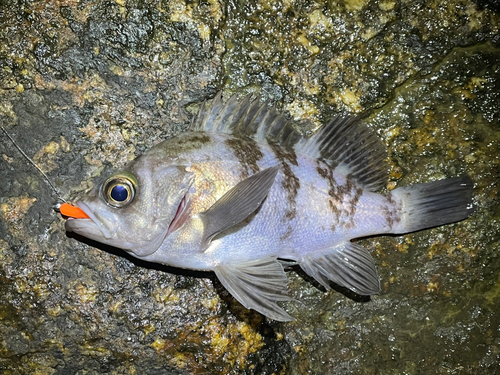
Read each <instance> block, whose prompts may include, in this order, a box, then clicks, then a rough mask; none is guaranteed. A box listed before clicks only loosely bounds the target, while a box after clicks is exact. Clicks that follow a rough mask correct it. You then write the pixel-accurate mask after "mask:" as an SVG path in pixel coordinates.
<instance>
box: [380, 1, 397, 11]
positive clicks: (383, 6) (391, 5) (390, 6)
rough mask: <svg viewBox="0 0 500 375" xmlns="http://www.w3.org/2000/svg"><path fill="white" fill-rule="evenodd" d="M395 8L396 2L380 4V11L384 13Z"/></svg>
mask: <svg viewBox="0 0 500 375" xmlns="http://www.w3.org/2000/svg"><path fill="white" fill-rule="evenodd" d="M395 6H396V2H395V1H382V2H380V3H378V7H379V8H380V10H384V11H388V10H393V9H394V7H395Z"/></svg>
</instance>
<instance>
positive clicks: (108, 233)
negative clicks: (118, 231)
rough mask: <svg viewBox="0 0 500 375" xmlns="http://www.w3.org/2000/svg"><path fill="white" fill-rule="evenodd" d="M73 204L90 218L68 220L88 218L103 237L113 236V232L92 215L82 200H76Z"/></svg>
mask: <svg viewBox="0 0 500 375" xmlns="http://www.w3.org/2000/svg"><path fill="white" fill-rule="evenodd" d="M75 205H76V206H77V207H78V208H80V209H81V210H82V211H83V212H85V214H86V215H87V216H88V217H89V218H90V219H74V218H70V219H68V220H90V221H91V222H92V223H93V224H94V225H95V226H97V228H98V229H99V230H100V231H101V232H102V234H103V235H104V237H106V238H107V239H109V238H111V237H113V233H111V231H110V230H109V229H107V228H106V227H105V226H104V224H103V223H102V222H101V221H100V220H99V219H98V218H97V217H96V216H95V215H94V213H93V212H92V210H91V209H90V208H89V206H87V205H86V204H85V203H83V202H80V201H79V202H76V203H75Z"/></svg>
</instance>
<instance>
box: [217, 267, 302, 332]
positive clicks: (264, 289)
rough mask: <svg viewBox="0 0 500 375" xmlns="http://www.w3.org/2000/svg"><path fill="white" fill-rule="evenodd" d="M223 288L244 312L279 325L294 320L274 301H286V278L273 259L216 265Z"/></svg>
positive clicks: (288, 299)
mask: <svg viewBox="0 0 500 375" xmlns="http://www.w3.org/2000/svg"><path fill="white" fill-rule="evenodd" d="M214 271H215V274H216V275H217V277H218V278H219V280H220V282H221V283H222V285H224V287H225V288H226V289H227V290H228V291H229V293H231V294H232V295H233V297H234V298H236V299H237V300H238V301H239V302H240V303H241V304H242V305H243V306H245V307H246V308H247V309H254V310H256V311H258V312H260V313H261V314H263V315H265V316H267V317H269V318H271V319H274V320H278V321H282V322H286V321H291V320H294V318H292V317H291V316H290V315H288V314H287V313H286V311H285V310H283V309H282V308H281V307H279V306H278V305H277V304H276V302H278V301H290V300H292V298H290V297H289V296H288V294H287V284H288V278H287V277H286V274H285V271H284V270H283V266H282V265H281V264H280V263H279V262H278V261H277V260H276V259H275V258H273V257H267V258H262V259H257V260H252V261H247V262H238V263H236V262H234V263H228V264H219V265H217V266H216V267H215V269H214Z"/></svg>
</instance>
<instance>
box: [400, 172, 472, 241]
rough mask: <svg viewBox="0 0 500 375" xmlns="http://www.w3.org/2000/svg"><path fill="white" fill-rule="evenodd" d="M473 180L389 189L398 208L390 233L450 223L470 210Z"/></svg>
mask: <svg viewBox="0 0 500 375" xmlns="http://www.w3.org/2000/svg"><path fill="white" fill-rule="evenodd" d="M472 188H473V182H472V180H471V179H470V178H469V177H468V176H462V177H453V178H447V179H445V180H440V181H434V182H430V183H426V184H418V185H413V186H407V187H400V188H397V189H395V190H394V191H393V192H392V197H393V199H394V200H395V201H396V204H397V206H398V207H400V208H401V211H400V216H399V217H400V219H401V220H400V222H399V223H398V224H395V225H394V227H393V233H408V232H414V231H417V230H421V229H425V228H431V227H437V226H439V225H444V224H449V223H454V222H456V221H460V220H463V219H465V218H467V217H468V216H469V215H471V214H472V213H473V212H474V206H473V204H472Z"/></svg>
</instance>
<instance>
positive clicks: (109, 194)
mask: <svg viewBox="0 0 500 375" xmlns="http://www.w3.org/2000/svg"><path fill="white" fill-rule="evenodd" d="M193 178H194V177H193V175H192V173H190V172H188V171H186V168H185V167H184V166H179V165H165V163H159V162H158V163H155V162H154V161H151V160H149V161H148V160H144V158H138V159H136V161H134V162H133V163H132V164H131V165H129V166H128V167H127V168H125V169H124V170H120V171H117V172H115V173H113V174H111V175H110V176H109V177H108V178H106V180H104V182H103V183H101V184H100V185H97V186H96V187H94V189H92V190H91V191H90V192H89V193H88V194H87V195H86V196H84V197H82V198H81V199H79V200H78V201H77V202H76V206H77V207H78V208H79V209H81V210H82V211H83V213H84V214H83V217H85V216H88V218H74V217H69V218H68V220H67V221H66V230H67V231H71V232H75V233H77V234H79V235H81V236H84V237H87V238H89V239H92V240H95V241H98V242H100V243H103V244H106V245H110V246H114V247H118V248H121V249H123V250H126V251H128V252H130V253H132V255H134V256H136V257H139V258H141V257H144V256H147V255H150V254H152V253H154V252H155V251H156V250H158V248H159V247H160V246H161V244H162V243H163V242H164V240H165V238H166V237H167V236H168V235H169V233H170V232H171V231H172V227H175V228H178V227H179V226H181V225H182V223H181V222H180V221H179V217H184V220H185V217H186V214H185V213H184V215H183V212H184V211H185V202H186V196H187V194H188V191H189V189H190V187H191V185H192V182H193ZM176 218H177V219H176Z"/></svg>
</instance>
